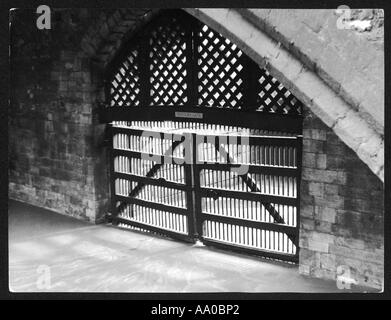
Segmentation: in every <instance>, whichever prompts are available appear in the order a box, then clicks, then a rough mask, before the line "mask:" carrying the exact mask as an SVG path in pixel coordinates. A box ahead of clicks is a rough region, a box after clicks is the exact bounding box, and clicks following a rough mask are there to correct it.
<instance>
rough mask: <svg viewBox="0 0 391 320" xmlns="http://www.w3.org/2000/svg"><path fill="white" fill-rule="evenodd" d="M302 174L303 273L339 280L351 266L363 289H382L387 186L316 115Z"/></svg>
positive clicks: (308, 124)
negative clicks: (384, 211)
mask: <svg viewBox="0 0 391 320" xmlns="http://www.w3.org/2000/svg"><path fill="white" fill-rule="evenodd" d="M302 170H303V171H302V182H301V225H300V272H301V273H302V274H305V275H310V276H313V277H318V278H327V279H332V280H336V279H337V275H338V274H340V275H342V273H343V272H344V268H345V267H344V266H347V267H349V268H350V273H351V278H353V279H355V280H356V281H357V283H358V285H362V286H370V287H375V288H381V286H382V282H383V276H384V270H383V267H384V238H383V201H384V200H383V183H382V182H381V181H380V180H379V178H378V177H376V175H374V174H373V173H372V172H371V171H370V170H369V168H368V167H367V166H366V165H365V164H364V163H363V162H362V161H360V159H358V157H357V155H356V154H355V153H354V152H353V151H352V150H351V149H350V148H348V147H347V146H346V145H345V144H344V143H343V142H341V140H340V139H339V138H338V137H337V136H336V135H335V133H334V132H333V131H332V130H331V129H329V128H328V127H327V126H326V125H324V124H323V123H322V122H321V121H320V120H319V119H318V118H316V117H315V116H314V115H313V114H312V113H310V111H307V116H306V118H305V120H304V130H303V169H302ZM338 267H339V268H340V269H338ZM345 269H346V268H345Z"/></svg>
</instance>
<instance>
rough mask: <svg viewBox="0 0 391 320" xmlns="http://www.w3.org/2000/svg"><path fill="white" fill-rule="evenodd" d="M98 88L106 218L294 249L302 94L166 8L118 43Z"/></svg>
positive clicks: (183, 235)
mask: <svg viewBox="0 0 391 320" xmlns="http://www.w3.org/2000/svg"><path fill="white" fill-rule="evenodd" d="M105 90H106V92H105V94H106V98H107V101H106V104H105V105H104V107H103V108H102V110H101V113H100V119H101V121H102V122H104V123H108V124H109V125H108V128H109V130H108V132H109V133H110V135H109V139H108V140H109V141H110V145H111V148H110V150H111V152H110V167H111V170H110V175H111V198H112V205H111V215H112V217H113V221H114V223H116V224H118V225H120V226H128V227H131V228H137V229H140V230H148V231H151V232H155V233H159V234H163V235H166V236H170V237H172V238H176V239H182V240H186V241H195V240H196V239H199V240H200V241H202V242H203V243H205V244H207V245H213V246H219V247H222V248H227V249H230V250H239V251H241V252H248V253H251V254H259V255H262V256H265V257H270V258H275V259H282V260H286V261H292V262H295V261H297V260H298V259H297V258H298V230H299V196H300V192H299V189H300V188H299V185H300V168H301V145H302V141H301V133H302V115H301V114H302V103H301V102H300V101H299V100H298V99H297V98H296V97H295V96H294V95H293V94H292V93H291V92H290V91H289V90H288V89H287V88H285V87H284V86H283V85H282V84H281V83H280V82H279V81H278V80H277V79H276V78H275V77H273V75H271V74H270V73H269V72H268V71H267V70H266V69H263V68H260V67H259V66H258V65H257V64H256V63H255V62H254V61H252V60H251V59H250V58H249V57H248V56H247V55H246V54H244V52H242V51H241V50H240V49H239V48H238V47H237V46H236V45H235V44H234V43H232V42H230V41H229V40H228V39H226V38H224V37H223V36H222V35H221V34H219V33H218V32H216V31H214V30H213V29H211V28H210V27H208V26H207V25H205V24H203V23H201V22H200V21H198V20H196V19H194V18H193V17H191V16H190V15H188V14H186V13H184V12H183V11H181V10H166V11H163V12H162V13H161V14H160V15H159V16H157V17H156V18H155V19H154V20H153V21H152V22H150V23H149V24H147V25H146V26H144V27H143V29H142V30H140V31H138V32H135V33H134V35H133V37H132V38H131V40H130V41H129V42H128V43H125V44H124V45H123V49H122V50H120V51H119V52H118V54H117V55H116V57H115V58H114V59H113V61H112V62H111V63H110V64H109V65H108V68H107V73H106V86H105ZM167 161H170V162H167Z"/></svg>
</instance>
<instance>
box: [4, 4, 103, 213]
mask: <svg viewBox="0 0 391 320" xmlns="http://www.w3.org/2000/svg"><path fill="white" fill-rule="evenodd" d="M95 14H96V12H95V11H93V10H92V11H88V10H87V11H86V10H60V11H57V12H55V14H54V15H53V18H52V29H51V30H38V29H37V28H34V27H35V19H36V15H35V14H34V12H32V11H30V10H18V11H16V12H15V13H14V14H13V16H12V33H11V34H12V39H11V42H12V88H11V90H12V92H11V109H10V117H9V146H10V148H9V149H10V155H9V169H10V170H9V197H10V198H13V199H17V200H20V201H24V202H28V203H30V204H33V205H37V206H40V207H44V208H48V209H51V210H54V211H56V212H60V213H62V214H67V215H70V216H74V217H77V218H80V219H85V220H90V221H99V220H100V219H101V218H102V216H103V213H104V211H105V205H106V203H107V196H105V194H106V193H107V188H108V184H107V183H106V181H105V177H106V174H105V172H106V166H105V156H104V151H103V148H100V145H101V142H102V130H103V128H102V126H100V125H97V124H96V123H97V121H96V119H95V117H94V116H93V115H94V112H95V110H96V95H95V93H96V89H95V86H94V75H93V74H92V73H91V71H92V70H93V69H92V68H91V61H90V60H89V59H88V58H86V57H85V56H83V54H81V50H80V48H79V46H78V43H79V42H80V34H81V31H82V30H84V29H85V28H86V26H87V25H88V22H89V21H90V22H91V21H92V20H93V19H94V15H95Z"/></svg>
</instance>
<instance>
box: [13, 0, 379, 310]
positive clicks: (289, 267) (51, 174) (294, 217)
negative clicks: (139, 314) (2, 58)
mask: <svg viewBox="0 0 391 320" xmlns="http://www.w3.org/2000/svg"><path fill="white" fill-rule="evenodd" d="M348 4H349V5H348ZM141 6H143V4H141V5H140V6H139V7H130V6H127V5H126V3H125V1H124V3H123V5H122V6H121V7H112V6H108V7H93V6H91V7H87V6H86V7H82V4H80V7H71V6H69V7H68V6H67V4H66V2H64V3H63V6H55V5H51V4H50V1H49V2H47V4H45V3H42V4H40V5H37V6H32V5H27V4H26V6H25V7H15V8H10V10H9V39H10V46H9V68H10V97H9V106H8V173H7V174H8V196H7V198H8V200H7V201H8V210H7V211H8V224H7V227H8V284H7V285H8V289H9V292H10V294H15V296H17V295H18V294H19V293H48V294H51V293H107V294H110V293H124V294H139V293H151V294H155V293H167V294H169V293H178V294H183V293H198V294H200V293H202V294H208V293H219V294H229V293H251V294H255V293H286V294H296V293H305V294H309V293H310V294H323V293H327V294H329V293H330V294H347V295H346V296H349V293H353V294H366V293H371V294H373V293H375V294H377V295H379V296H381V294H382V293H384V290H385V260H384V259H385V249H384V248H385V238H384V226H385V225H384V211H385V208H384V207H385V205H384V201H385V192H384V182H385V161H384V160H385V156H384V150H385V144H384V132H385V130H384V122H385V120H384V118H385V103H386V102H385V91H386V86H385V58H386V57H385V50H384V34H385V31H384V29H385V27H384V22H385V10H384V8H383V7H377V6H376V7H375V3H374V7H373V8H371V7H355V6H352V5H350V3H347V4H346V5H344V4H343V2H341V3H340V5H338V6H333V5H329V6H327V5H325V6H322V7H319V8H316V7H315V8H314V7H311V8H305V7H303V8H301V7H300V8H294V7H292V8H289V7H286V5H285V6H283V7H281V8H279V7H272V8H268V7H264V8H262V7H261V6H262V3H261V2H260V3H259V5H258V6H259V7H257V6H254V7H236V6H233V5H232V6H229V5H226V6H216V7H212V6H213V3H210V6H211V7H188V6H187V7H182V5H181V4H178V6H177V7H164V5H163V3H162V5H161V6H154V7H148V8H144V7H141ZM226 308H227V309H224V308H223V309H224V310H223V311H224V312H225V314H229V313H230V312H231V313H232V314H234V312H235V307H234V306H226ZM216 310H217V309H216ZM219 310H220V311H221V310H222V309H221V308H220V309H219ZM187 311H191V310H187ZM193 311H196V310H193ZM193 311H192V312H193ZM203 311H204V312H205V310H203ZM169 312H173V314H174V313H175V312H177V314H176V315H177V316H178V315H179V317H182V313H184V312H185V309H183V310H182V309H180V308H179V309H165V307H164V306H161V305H159V306H157V305H156V309H153V310H152V311H151V313H152V314H160V315H164V314H169ZM201 312H202V310H201ZM208 312H211V313H213V312H214V311H213V310H212V309H210V310H208ZM216 312H218V310H217V311H216ZM237 312H239V311H237ZM180 313H181V314H180Z"/></svg>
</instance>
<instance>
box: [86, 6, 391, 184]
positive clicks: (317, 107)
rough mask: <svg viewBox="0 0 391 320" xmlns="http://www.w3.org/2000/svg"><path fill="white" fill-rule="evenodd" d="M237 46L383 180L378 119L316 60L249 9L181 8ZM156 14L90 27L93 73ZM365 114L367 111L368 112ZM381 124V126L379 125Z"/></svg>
mask: <svg viewBox="0 0 391 320" xmlns="http://www.w3.org/2000/svg"><path fill="white" fill-rule="evenodd" d="M184 10H185V11H186V12H188V13H190V14H192V15H193V16H194V17H196V18H197V19H199V20H201V21H202V22H204V23H206V24H208V25H210V26H211V27H212V28H214V29H215V30H216V31H218V32H220V33H221V34H222V35H223V36H225V37H226V38H228V39H229V40H231V41H233V42H234V43H236V44H237V45H238V46H239V47H240V48H241V49H242V50H243V52H245V53H246V54H247V55H248V56H249V57H251V58H252V59H253V60H254V61H255V62H257V64H259V65H260V66H261V67H264V68H266V69H269V70H270V71H271V73H272V74H273V75H274V76H275V77H276V78H277V79H278V80H279V81H280V82H281V83H282V84H283V85H284V86H285V87H287V88H288V89H289V90H290V91H292V92H293V94H295V96H297V97H298V98H299V99H300V100H301V101H303V102H304V103H305V104H306V106H307V107H308V108H309V109H310V110H311V111H312V112H313V113H314V114H315V115H316V116H317V117H319V118H320V119H321V120H322V121H323V122H324V123H325V124H326V125H327V126H328V127H330V128H331V129H332V130H333V131H334V132H335V133H336V134H337V136H338V137H339V138H340V139H341V140H342V141H343V142H344V143H345V144H346V145H347V146H349V147H350V148H351V149H352V150H353V151H354V152H355V153H356V154H357V155H358V157H359V158H360V159H361V160H362V161H363V162H364V163H365V164H366V165H368V167H369V168H370V169H371V171H372V172H374V173H375V174H376V175H377V176H378V177H379V178H380V179H381V180H382V181H384V141H383V140H384V138H383V133H382V130H383V129H382V123H381V120H379V121H376V117H375V116H372V115H371V114H370V113H368V112H366V111H365V110H364V109H363V108H361V109H360V107H359V106H357V103H356V101H355V97H354V96H352V95H349V93H346V92H345V91H343V90H342V89H341V85H340V84H339V83H338V82H336V81H335V80H334V79H331V78H330V77H329V76H328V75H327V73H324V72H323V73H322V70H321V68H320V67H319V66H318V65H317V64H316V61H314V60H313V59H311V57H308V56H307V55H305V54H304V53H303V52H302V51H301V50H300V48H298V47H295V46H294V44H293V43H287V39H286V38H284V37H283V36H281V34H280V33H279V30H278V29H277V27H276V26H270V24H268V22H267V21H266V19H262V18H261V19H258V20H256V21H255V20H254V17H253V16H251V13H249V12H248V11H249V10H234V9H184ZM158 12H159V10H157V9H119V10H116V11H114V13H113V14H111V15H110V16H108V17H105V19H103V21H100V22H98V24H97V25H95V26H93V27H92V28H91V29H90V30H89V31H88V32H87V34H86V36H85V37H84V38H83V40H82V42H81V46H82V49H83V51H84V52H85V53H86V54H87V56H89V57H91V58H92V59H93V61H94V62H95V67H96V68H97V70H100V71H102V70H104V67H105V66H106V65H107V63H108V62H109V61H110V60H111V59H112V57H113V55H114V54H115V52H116V51H117V50H118V49H119V48H120V46H121V44H123V43H125V42H126V41H127V40H128V39H129V38H131V36H132V34H133V33H134V32H135V31H136V30H137V29H138V28H140V27H141V26H142V25H143V24H144V23H146V22H147V21H149V20H150V19H152V18H153V16H154V15H155V14H157V13H158ZM367 109H368V108H367ZM379 123H380V124H379Z"/></svg>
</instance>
